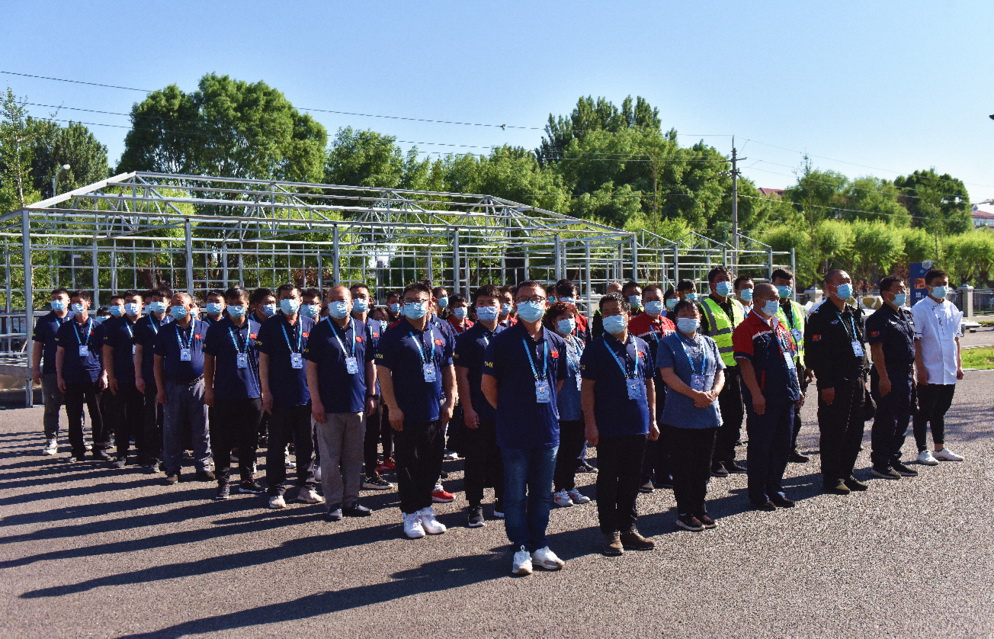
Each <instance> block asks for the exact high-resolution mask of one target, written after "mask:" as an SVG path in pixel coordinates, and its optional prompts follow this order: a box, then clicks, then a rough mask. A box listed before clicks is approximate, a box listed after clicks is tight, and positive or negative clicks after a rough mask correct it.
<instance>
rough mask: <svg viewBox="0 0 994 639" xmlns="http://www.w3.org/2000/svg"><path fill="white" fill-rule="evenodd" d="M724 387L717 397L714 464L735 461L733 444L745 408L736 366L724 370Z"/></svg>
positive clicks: (738, 433) (739, 428) (739, 431)
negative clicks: (716, 431)
mask: <svg viewBox="0 0 994 639" xmlns="http://www.w3.org/2000/svg"><path fill="white" fill-rule="evenodd" d="M724 372H725V386H724V387H723V388H722V389H721V394H720V395H718V408H719V410H721V422H722V423H721V427H720V428H719V429H718V435H717V437H716V438H715V442H714V459H713V460H712V461H715V462H730V461H735V443H736V442H737V441H739V435H740V434H741V432H742V418H743V416H744V415H745V406H744V405H743V404H742V377H741V375H740V374H739V367H738V366H730V367H728V368H726V369H725V371H724Z"/></svg>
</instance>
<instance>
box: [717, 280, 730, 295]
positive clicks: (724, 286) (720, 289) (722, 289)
mask: <svg viewBox="0 0 994 639" xmlns="http://www.w3.org/2000/svg"><path fill="white" fill-rule="evenodd" d="M732 289H733V287H732V283H731V282H729V281H728V280H722V281H720V282H718V283H717V284H715V285H714V292H715V293H717V294H718V295H719V296H721V297H728V296H729V295H731V294H732Z"/></svg>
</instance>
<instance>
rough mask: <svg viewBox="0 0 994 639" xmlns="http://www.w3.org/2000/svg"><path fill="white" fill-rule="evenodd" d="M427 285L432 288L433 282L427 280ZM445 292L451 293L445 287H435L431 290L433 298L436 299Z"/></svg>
mask: <svg viewBox="0 0 994 639" xmlns="http://www.w3.org/2000/svg"><path fill="white" fill-rule="evenodd" d="M425 285H427V286H429V287H430V286H431V282H430V281H428V280H425ZM443 291H444V292H446V293H448V292H449V290H448V289H447V288H445V287H444V286H435V287H433V288H432V289H431V296H432V297H434V298H438V297H439V294H440V293H442V292H443Z"/></svg>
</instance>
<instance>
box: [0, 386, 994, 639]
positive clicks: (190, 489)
mask: <svg viewBox="0 0 994 639" xmlns="http://www.w3.org/2000/svg"><path fill="white" fill-rule="evenodd" d="M992 405H994V372H973V373H969V374H968V377H967V379H966V380H965V381H964V382H963V383H962V384H961V386H960V387H959V388H958V390H957V394H956V400H955V403H954V406H953V408H952V410H951V412H950V415H949V419H948V437H947V440H948V442H949V444H950V447H951V448H953V449H954V450H956V451H958V452H960V453H962V454H964V455H965V456H966V462H964V463H943V464H941V465H940V466H938V467H923V468H921V469H920V470H921V475H920V476H919V477H917V478H914V479H901V480H900V481H887V480H880V479H875V480H870V484H871V487H870V490H869V491H867V492H865V493H861V494H853V495H850V496H847V497H835V496H826V495H821V494H820V493H819V491H818V487H819V483H820V478H819V476H818V475H817V472H818V457H817V452H816V447H817V431H816V428H815V426H814V423H813V420H814V412H813V410H812V408H811V407H810V406H809V407H806V409H805V417H806V425H805V429H804V431H803V434H802V442H803V446H802V449H803V450H807V451H811V452H814V453H815V456H814V457H813V458H812V461H811V462H810V463H808V464H803V465H800V464H792V465H791V466H790V467H789V468H788V479H787V482H786V483H787V486H788V487H789V488H788V490H789V494H790V496H791V497H793V498H794V499H796V500H797V502H798V503H797V507H796V508H794V509H793V510H782V509H781V510H778V511H777V512H775V513H760V512H755V511H751V510H749V509H748V508H747V506H748V504H747V500H746V497H745V495H744V489H745V485H746V480H745V477H744V476H733V477H731V478H728V479H718V480H714V481H713V482H712V490H711V493H710V495H709V499H710V510H711V512H712V514H713V515H715V516H717V517H718V518H719V526H718V528H717V529H716V530H712V531H705V532H703V533H690V532H677V531H676V530H675V529H674V527H673V521H674V508H673V507H674V502H673V495H672V493H671V492H670V491H665V490H662V491H656V492H655V493H653V494H651V495H642V496H640V497H639V508H640V511H641V513H642V514H641V518H640V522H639V527H640V529H641V530H642V532H643V533H644V534H646V535H650V536H652V537H653V538H654V539H655V541H656V543H657V547H656V549H655V550H654V551H652V552H645V553H634V552H629V553H627V554H626V555H625V556H623V557H620V558H612V559H609V558H605V557H603V556H601V555H600V554H599V552H598V542H599V535H598V533H597V530H596V523H597V522H596V510H595V504H594V503H591V504H589V505H586V506H574V507H572V508H569V509H557V510H554V511H553V513H552V522H551V524H550V544H551V546H552V548H553V549H554V550H555V551H556V552H557V553H559V554H560V556H562V557H563V558H564V559H566V560H567V561H568V563H567V566H566V568H565V569H564V570H563V571H562V572H560V573H541V572H539V573H536V574H534V575H532V576H530V577H525V578H515V577H511V576H510V575H509V569H510V554H509V552H508V547H507V545H506V540H505V537H504V530H503V525H502V523H501V522H499V521H494V520H489V521H488V522H487V526H486V527H485V528H482V529H469V528H467V527H465V525H464V518H463V513H462V508H463V506H464V503H463V502H462V501H461V498H462V497H463V495H462V494H461V493H459V492H458V491H460V490H461V488H462V480H461V477H462V473H461V467H462V462H461V461H460V462H447V468H448V470H450V471H451V472H452V479H450V480H449V481H448V482H447V487H448V488H449V489H450V490H452V491H453V492H457V497H458V498H459V499H457V501H456V502H455V503H452V504H443V505H441V506H439V507H438V509H437V510H438V511H439V513H440V519H441V520H442V521H443V522H444V523H445V524H447V525H448V526H450V528H449V532H448V533H447V534H445V535H443V536H440V537H432V538H428V539H423V540H417V541H411V540H407V539H404V538H402V535H401V528H400V521H399V515H398V511H397V508H396V505H397V501H396V493H393V492H391V493H387V494H372V493H369V494H367V496H366V497H365V503H366V504H368V505H369V506H372V507H374V508H376V512H375V513H374V515H373V516H372V517H371V518H368V519H366V520H355V519H352V520H348V519H347V520H345V521H342V522H339V523H335V524H331V523H326V522H324V521H323V520H322V517H321V514H322V509H321V507H320V506H304V505H300V504H292V505H291V507H290V508H288V509H287V510H285V511H282V512H274V511H270V510H267V509H266V508H265V505H266V502H265V499H264V497H261V496H242V495H239V496H234V497H233V498H232V499H231V500H230V501H228V502H222V503H215V502H213V501H210V499H209V498H210V496H211V495H212V493H213V487H212V486H211V485H209V484H203V483H195V482H188V483H180V484H179V485H177V486H174V487H166V486H163V485H161V483H160V479H161V477H160V476H158V475H147V474H144V473H142V472H141V471H140V470H139V469H136V468H131V467H129V468H127V469H125V470H114V469H111V468H107V467H106V466H104V465H101V464H98V463H96V462H93V463H84V464H70V463H68V462H66V461H65V459H64V458H57V459H52V458H49V457H41V456H40V455H38V453H39V450H40V448H41V438H40V436H39V433H40V421H41V409H40V408H35V409H30V410H26V409H19V410H6V411H0V571H2V579H0V593H2V599H0V601H2V604H0V606H2V610H0V636H3V637H10V638H16V639H29V638H32V637H44V638H46V639H52V638H59V637H73V638H75V637H119V636H127V637H183V636H195V635H210V636H231V637H270V636H271V637H284V636H293V637H351V638H356V637H394V636H410V637H423V636H434V637H463V636H477V637H520V636H526V637H530V636H543V637H561V636H563V637H564V636H578V635H589V636H596V637H632V636H637V637H659V636H677V637H699V636H717V637H728V636H736V637H737V636H745V637H840V636H842V637H851V636H873V637H937V636H940V637H981V636H982V637H990V636H994V613H992V611H994V543H992V541H991V538H992V532H994V465H992V464H991V462H990V460H991V458H992V452H994V451H992V448H994V446H992V440H991V434H992V430H994V421H992V411H991V409H992ZM865 447H866V449H867V450H866V451H864V452H863V453H862V454H861V456H860V460H859V464H858V469H859V470H858V475H859V476H860V477H863V478H868V477H869V473H868V470H867V467H868V464H869V459H868V455H869V452H868V448H869V429H867V435H866V441H865ZM913 448H914V444H913V443H911V442H909V443H908V444H906V446H905V450H906V451H911V450H913ZM64 455H65V452H63V456H64ZM743 455H744V452H743ZM579 478H580V480H581V481H582V483H583V484H584V485H583V490H584V492H586V493H587V494H590V495H593V494H594V487H593V486H592V485H591V484H592V482H593V476H592V475H580V476H579ZM486 513H487V515H488V516H489V514H490V509H489V508H487V509H486Z"/></svg>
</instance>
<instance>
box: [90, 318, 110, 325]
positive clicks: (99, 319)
mask: <svg viewBox="0 0 994 639" xmlns="http://www.w3.org/2000/svg"><path fill="white" fill-rule="evenodd" d="M105 319H107V318H106V317H94V318H93V323H94V324H103V323H104V320H105Z"/></svg>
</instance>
